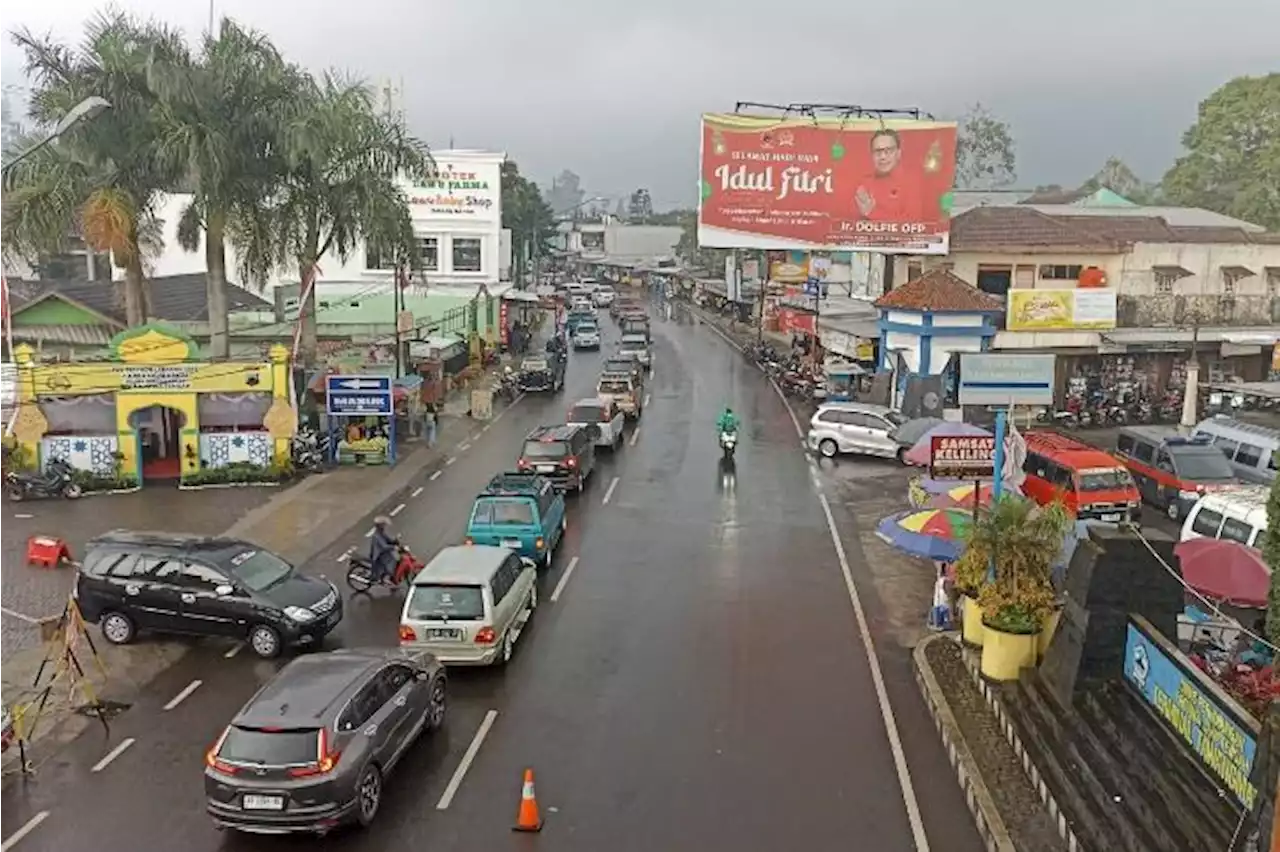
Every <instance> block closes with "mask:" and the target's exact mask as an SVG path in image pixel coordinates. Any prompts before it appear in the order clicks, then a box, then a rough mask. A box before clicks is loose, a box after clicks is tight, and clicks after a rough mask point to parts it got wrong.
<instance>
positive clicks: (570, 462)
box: [565, 456, 578, 467]
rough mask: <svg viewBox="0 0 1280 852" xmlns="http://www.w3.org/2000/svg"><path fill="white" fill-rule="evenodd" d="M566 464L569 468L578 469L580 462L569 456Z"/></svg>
mask: <svg viewBox="0 0 1280 852" xmlns="http://www.w3.org/2000/svg"><path fill="white" fill-rule="evenodd" d="M565 464H567V465H569V467H577V466H578V460H577V459H576V458H574V457H573V456H569V458H567V459H565Z"/></svg>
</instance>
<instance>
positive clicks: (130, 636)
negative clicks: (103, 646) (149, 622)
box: [102, 612, 138, 645]
mask: <svg viewBox="0 0 1280 852" xmlns="http://www.w3.org/2000/svg"><path fill="white" fill-rule="evenodd" d="M102 635H103V636H104V637H105V638H106V640H107V641H108V642H110V643H111V644H112V645H128V644H129V643H130V642H132V641H133V640H134V638H135V637H136V636H137V635H138V626H137V625H136V624H134V623H133V619H132V618H130V617H129V616H127V615H125V614H124V613H123V612H108V613H105V614H104V615H103V616H102Z"/></svg>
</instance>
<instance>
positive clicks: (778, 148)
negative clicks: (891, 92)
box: [698, 114, 956, 254]
mask: <svg viewBox="0 0 1280 852" xmlns="http://www.w3.org/2000/svg"><path fill="white" fill-rule="evenodd" d="M955 150H956V125H955V124H954V123H952V122H941V121H903V120H894V121H883V122H881V121H878V120H868V119H817V120H814V119H812V118H788V119H778V118H771V117H763V116H750V115H738V114H731V115H721V114H709V115H704V116H703V117H702V166H701V176H702V195H701V201H700V203H699V205H698V243H699V244H700V245H702V246H704V247H713V248H756V249H800V250H810V249H812V250H824V251H879V252H895V253H904V254H946V253H947V243H948V236H949V230H950V225H951V184H952V181H953V179H954V176H955Z"/></svg>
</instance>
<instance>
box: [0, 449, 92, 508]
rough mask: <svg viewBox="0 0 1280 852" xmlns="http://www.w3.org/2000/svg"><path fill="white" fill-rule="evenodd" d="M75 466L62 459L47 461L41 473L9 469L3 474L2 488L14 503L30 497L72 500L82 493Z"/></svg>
mask: <svg viewBox="0 0 1280 852" xmlns="http://www.w3.org/2000/svg"><path fill="white" fill-rule="evenodd" d="M74 473H75V468H73V467H72V466H71V465H70V464H68V463H67V462H65V461H63V460H62V459H54V460H53V461H51V462H49V464H48V466H47V467H46V468H45V470H44V472H43V473H34V472H31V471H18V470H11V471H9V472H8V473H6V474H5V477H4V486H5V487H4V490H5V494H7V495H8V496H9V499H10V500H12V501H13V502H15V503H18V502H21V501H22V500H27V499H29V498H31V497H36V498H40V497H65V498H66V499H68V500H74V499H76V498H77V497H79V496H80V495H81V494H83V493H84V489H82V488H81V487H80V483H78V482H76V481H75V478H74V476H73V474H74Z"/></svg>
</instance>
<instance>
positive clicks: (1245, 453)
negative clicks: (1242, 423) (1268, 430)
mask: <svg viewBox="0 0 1280 852" xmlns="http://www.w3.org/2000/svg"><path fill="white" fill-rule="evenodd" d="M1263 452H1264V450H1263V449H1262V448H1261V447H1255V446H1254V445H1253V444H1241V445H1240V449H1239V450H1237V451H1236V456H1235V458H1236V464H1240V465H1244V466H1245V467H1257V466H1258V464H1259V462H1261V461H1262V454H1263Z"/></svg>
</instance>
